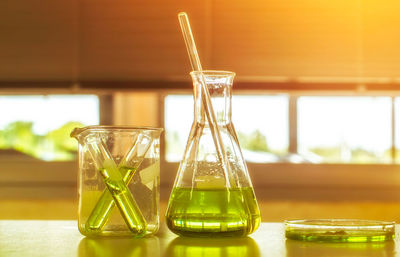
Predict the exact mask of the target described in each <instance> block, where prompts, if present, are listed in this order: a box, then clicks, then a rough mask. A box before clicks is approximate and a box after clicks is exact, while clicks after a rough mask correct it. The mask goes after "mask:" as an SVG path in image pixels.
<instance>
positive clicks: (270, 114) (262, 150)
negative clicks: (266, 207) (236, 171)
mask: <svg viewBox="0 0 400 257" xmlns="http://www.w3.org/2000/svg"><path fill="white" fill-rule="evenodd" d="M164 106H165V120H164V125H165V138H166V140H165V141H166V160H167V161H169V162H178V161H180V160H181V158H182V156H183V152H184V149H185V146H186V141H187V139H188V136H189V132H190V127H191V125H192V122H193V97H192V96H191V95H168V96H167V97H165V102H164ZM177 114H179V115H177ZM249 114H251V115H249ZM232 120H233V124H234V126H235V129H236V132H237V134H238V138H239V141H240V144H241V148H242V151H243V155H244V157H245V159H246V160H247V161H250V162H278V161H280V160H281V158H282V157H283V156H284V155H286V154H287V152H288V137H287V135H288V129H289V124H288V97H287V96H286V95H277V96H275V95H274V96H271V95H234V96H233V97H232Z"/></svg>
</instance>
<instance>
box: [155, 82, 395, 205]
mask: <svg viewBox="0 0 400 257" xmlns="http://www.w3.org/2000/svg"><path fill="white" fill-rule="evenodd" d="M191 93H192V92H191V91H188V90H187V91H183V90H171V91H163V92H162V93H160V106H159V113H160V117H159V123H160V125H161V126H163V127H164V118H165V115H164V99H165V97H166V96H167V95H170V94H191ZM234 93H235V94H240V95H242V94H249V95H250V94H262V93H264V94H268V95H274V94H282V93H285V94H287V95H288V97H289V101H288V104H289V108H288V110H289V115H288V117H289V135H288V136H289V152H294V151H297V99H298V98H299V97H300V96H386V97H391V99H392V154H393V148H394V147H395V146H394V134H395V133H394V129H395V128H394V117H395V108H394V99H395V97H396V96H400V94H399V92H393V91H388V92H378V93H377V92H362V93H355V92H348V91H340V92H339V91H296V92H293V91H281V90H272V91H271V90H257V91H254V90H236V91H235V92H234ZM161 140H162V147H161V148H162V149H161V167H162V176H161V184H162V186H165V187H166V186H170V185H172V184H173V182H174V178H175V176H176V172H177V170H178V167H179V163H174V162H167V161H166V160H165V151H166V144H165V137H164V136H162V139H161ZM394 161H395V159H394V158H393V163H391V164H353V163H348V164H346V163H324V164H310V163H251V162H247V167H248V170H249V173H250V177H251V179H252V182H253V185H254V186H255V187H256V188H258V190H260V191H261V192H262V193H261V195H263V196H264V197H263V198H265V197H267V198H270V197H268V196H266V194H269V193H271V194H272V195H273V196H272V197H273V198H281V197H283V198H284V197H285V196H288V195H291V196H292V197H296V195H298V194H303V193H304V192H308V191H310V190H311V191H312V192H317V191H318V192H319V193H321V195H324V196H326V197H327V198H328V199H333V198H335V199H342V200H343V199H346V198H348V197H349V195H351V194H352V195H353V196H354V197H356V198H357V197H358V198H365V199H381V200H382V199H383V200H389V199H393V197H394V196H393V194H388V193H387V192H388V191H390V192H392V191H393V190H395V191H396V190H398V188H399V187H400V172H399V171H400V165H398V164H395V163H394ZM377 172H379V173H377ZM282 190H283V191H284V192H282ZM289 191H290V193H288V192H289ZM311 191H310V193H309V194H313V193H312V192H311ZM322 191H324V192H322ZM278 192H280V193H278ZM396 192H397V191H396ZM281 193H282V194H281ZM305 194H307V193H305ZM307 197H309V195H308V196H307ZM316 198H318V196H317V197H316ZM358 198H357V199H358Z"/></svg>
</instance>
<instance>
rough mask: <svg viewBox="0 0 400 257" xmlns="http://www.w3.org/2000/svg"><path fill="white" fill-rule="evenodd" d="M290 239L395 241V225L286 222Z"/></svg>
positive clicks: (332, 221) (358, 222)
mask: <svg viewBox="0 0 400 257" xmlns="http://www.w3.org/2000/svg"><path fill="white" fill-rule="evenodd" d="M285 227H286V229H285V236H286V238H288V239H294V240H301V241H308V242H311V241H316V242H337V243H346V242H349V243H350V242H361V243H365V242H385V241H389V240H393V238H394V229H395V223H394V222H388V221H377V220H357V219H313V220H288V221H285Z"/></svg>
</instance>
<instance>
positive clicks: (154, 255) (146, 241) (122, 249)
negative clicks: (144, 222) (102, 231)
mask: <svg viewBox="0 0 400 257" xmlns="http://www.w3.org/2000/svg"><path fill="white" fill-rule="evenodd" d="M78 256H79V257H103V256H104V257H105V256H118V257H128V256H129V257H160V244H159V241H158V238H157V237H148V238H138V239H134V238H87V237H86V238H83V239H82V240H81V241H80V243H79V247H78Z"/></svg>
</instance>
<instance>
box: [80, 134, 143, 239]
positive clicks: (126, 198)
mask: <svg viewBox="0 0 400 257" xmlns="http://www.w3.org/2000/svg"><path fill="white" fill-rule="evenodd" d="M87 146H88V150H89V152H90V153H91V155H92V158H93V160H94V161H95V164H96V167H97V169H98V170H99V171H100V173H101V175H102V176H103V179H104V183H105V184H106V186H107V189H108V192H109V193H110V195H111V197H112V198H113V200H114V202H115V203H116V205H117V207H118V209H119V210H120V213H121V215H122V217H123V218H124V220H125V223H126V224H127V226H128V227H129V229H130V230H131V231H132V232H133V233H134V234H136V235H142V234H144V233H145V232H146V226H147V224H146V220H145V219H144V217H143V215H142V213H141V211H140V209H139V207H138V206H137V203H136V201H135V199H134V198H133V196H132V193H131V192H130V190H129V189H128V187H127V186H126V184H125V181H124V178H123V177H122V174H121V173H120V171H119V169H118V167H117V165H116V164H115V162H114V160H113V159H112V157H111V155H110V154H109V153H108V151H107V150H106V148H105V146H104V145H103V143H102V141H101V140H95V141H94V142H88V144H87ZM111 202H112V201H111ZM106 204H107V203H106ZM100 205H101V204H100ZM111 208H112V207H111ZM107 215H108V214H107ZM99 217H100V221H101V223H102V222H104V223H105V222H106V221H107V217H105V218H104V219H102V218H101V217H104V215H101V213H100V215H99Z"/></svg>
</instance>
